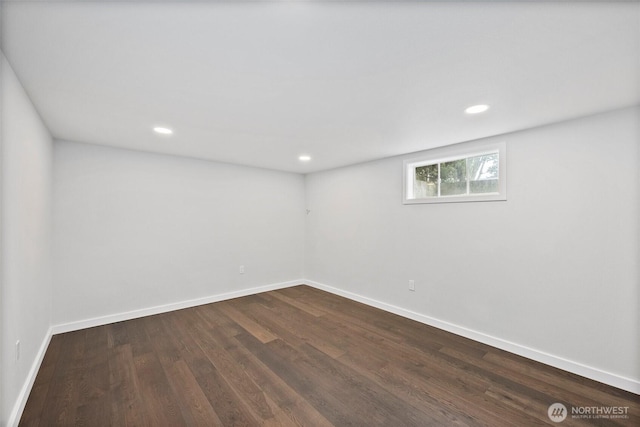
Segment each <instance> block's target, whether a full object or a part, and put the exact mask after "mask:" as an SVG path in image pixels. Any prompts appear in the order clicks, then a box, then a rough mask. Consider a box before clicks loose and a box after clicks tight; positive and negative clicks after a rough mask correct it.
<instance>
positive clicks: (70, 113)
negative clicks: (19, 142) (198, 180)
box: [2, 1, 640, 173]
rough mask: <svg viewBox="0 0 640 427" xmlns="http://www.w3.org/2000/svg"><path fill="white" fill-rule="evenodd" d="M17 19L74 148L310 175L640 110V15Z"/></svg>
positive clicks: (589, 8)
mask: <svg viewBox="0 0 640 427" xmlns="http://www.w3.org/2000/svg"><path fill="white" fill-rule="evenodd" d="M2 12H3V16H2V36H3V41H2V50H3V51H4V53H5V55H6V56H7V58H8V60H9V62H10V63H11V65H12V67H13V68H14V69H15V71H16V73H17V74H18V76H19V78H20V80H21V81H22V83H23V85H24V86H25V88H26V90H27V92H28V94H29V96H30V97H31V99H32V101H33V102H34V104H35V105H36V108H37V109H38V111H39V112H40V114H41V115H42V118H43V119H44V121H45V123H46V124H47V126H48V127H49V129H50V131H51V132H52V134H53V136H54V137H55V138H58V139H66V140H72V141H81V142H89V143H96V144H104V145H111V146H117V147H126V148H132V149H137V150H144V151H153V152H160V153H168V154H178V155H184V156H191V157H196V158H203V159H211V160H218V161H224V162H231V163H238V164H245V165H252V166H259V167H264V168H271V169H279V170H285V171H293V172H301V173H306V172H312V171H317V170H322V169H328V168H333V167H338V166H342V165H347V164H352V163H357V162H362V161H367V160H372V159H376V158H381V157H387V156H392V155H397V154H403V153H408V152H413V151H418V150H422V149H426V148H431V147H436V146H441V145H445V144H452V143H456V142H461V141H466V140H471V139H477V138H481V137H485V136H491V135H496V134H501V133H505V132H510V131H515V130H520V129H524V128H529V127H534V126H538V125H541V124H545V123H550V122H556V121H561V120H566V119H569V118H573V117H577V116H582V115H588V114H592V113H597V112H601V111H606V110H612V109H617V108H622V107H627V106H631V105H638V104H640V3H638V2H624V3H612V2H602V3H597V2H590V3H577V2H561V3H531V2H520V3H505V2H493V3H491V2H490V3H477V2H476V3H461V2H445V3H434V2H416V1H413V2H398V1H395V2H388V3H387V2H380V1H378V2H367V1H352V2H335V1H334V2H326V1H324V2H323V1H297V2H295V1H294V2H292V1H288V2H275V1H254V2H250V1H249V2H215V3H212V2H193V3H191V2H184V1H182V2H170V1H169V2H135V1H129V2H64V3H63V2H4V3H3V4H2ZM477 103H488V104H490V105H491V109H490V110H489V112H487V113H484V114H481V115H478V116H467V115H465V114H464V113H463V110H464V108H465V107H467V106H469V105H472V104H477ZM155 125H166V126H169V127H171V128H173V129H174V131H175V134H174V135H173V136H171V137H160V136H158V135H155V134H154V133H153V132H152V131H151V128H152V127H153V126H155ZM303 153H304V154H310V155H311V156H312V157H313V160H312V161H311V162H309V163H306V164H303V163H300V162H299V161H298V160H297V157H298V155H300V154H303Z"/></svg>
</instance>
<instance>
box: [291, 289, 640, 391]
mask: <svg viewBox="0 0 640 427" xmlns="http://www.w3.org/2000/svg"><path fill="white" fill-rule="evenodd" d="M303 283H305V284H307V285H309V286H312V287H314V288H317V289H320V290H323V291H326V292H329V293H332V294H335V295H340V296H343V297H345V298H348V299H351V300H354V301H358V302H361V303H363V304H366V305H369V306H372V307H376V308H379V309H381V310H384V311H388V312H391V313H394V314H397V315H399V316H402V317H406V318H409V319H412V320H415V321H417V322H420V323H424V324H426V325H429V326H433V327H436V328H438V329H442V330H445V331H447V332H451V333H453V334H456V335H460V336H463V337H465V338H469V339H472V340H474V341H478V342H481V343H483V344H487V345H490V346H492V347H496V348H499V349H501V350H505V351H508V352H510V353H514V354H517V355H519V356H522V357H526V358H527V359H531V360H535V361H537V362H540V363H544V364H545V365H550V366H553V367H555V368H559V369H562V370H564V371H568V372H571V373H574V374H577V375H580V376H583V377H586V378H589V379H592V380H595V381H598V382H601V383H604V384H608V385H610V386H613V387H617V388H620V389H622V390H626V391H629V392H631V393H635V394H640V381H638V380H634V379H632V378H626V377H623V376H620V375H617V374H613V373H611V372H606V371H603V370H601V369H598V368H594V367H591V366H587V365H583V364H582V363H578V362H574V361H572V360H568V359H565V358H562V357H558V356H554V355H553V354H549V353H546V352H544V351H540V350H536V349H533V348H529V347H527V346H524V345H521V344H516V343H513V342H510V341H507V340H503V339H501V338H497V337H494V336H491V335H487V334H484V333H482V332H478V331H474V330H472V329H468V328H465V327H463V326H458V325H455V324H453V323H449V322H446V321H443V320H439V319H436V318H433V317H430V316H425V315H424V314H420V313H416V312H414V311H410V310H406V309H404V308H401V307H397V306H395V305H391V304H387V303H384V302H381V301H377V300H374V299H371V298H368V297H365V296H362V295H358V294H354V293H352V292H348V291H343V290H341V289H338V288H334V287H332V286H328V285H325V284H323V283H318V282H314V281H313V280H306V281H305V282H303Z"/></svg>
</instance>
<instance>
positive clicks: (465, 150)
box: [402, 142, 507, 205]
mask: <svg viewBox="0 0 640 427" xmlns="http://www.w3.org/2000/svg"><path fill="white" fill-rule="evenodd" d="M492 153H498V191H497V192H495V193H483V194H463V195H452V196H435V197H424V198H413V183H414V179H415V170H416V168H417V167H421V166H426V165H432V164H436V163H438V164H440V163H446V162H451V161H454V160H460V159H465V158H468V157H475V156H481V155H484V154H492ZM402 166H403V179H402V182H403V191H402V203H404V204H405V205H413V204H422V203H461V202H492V201H503V200H507V144H506V143H504V142H497V143H482V144H480V143H473V144H471V145H468V144H464V146H462V147H459V146H451V147H444V148H438V149H434V150H430V151H428V152H425V153H424V154H423V155H421V156H417V157H412V158H409V159H406V160H404V162H403V165H402ZM438 168H439V166H438ZM467 182H468V181H467Z"/></svg>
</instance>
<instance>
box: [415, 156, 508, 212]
mask: <svg viewBox="0 0 640 427" xmlns="http://www.w3.org/2000/svg"><path fill="white" fill-rule="evenodd" d="M465 147H466V148H464V149H463V148H460V147H455V148H453V147H447V148H444V149H437V150H433V151H432V152H431V153H432V154H426V155H424V156H422V157H418V158H413V159H408V160H405V161H404V203H405V204H411V203H450V202H479V201H492V200H507V191H506V190H507V185H506V184H507V183H506V178H507V177H506V144H504V143H500V144H484V145H476V146H474V147H470V146H468V145H466V144H465Z"/></svg>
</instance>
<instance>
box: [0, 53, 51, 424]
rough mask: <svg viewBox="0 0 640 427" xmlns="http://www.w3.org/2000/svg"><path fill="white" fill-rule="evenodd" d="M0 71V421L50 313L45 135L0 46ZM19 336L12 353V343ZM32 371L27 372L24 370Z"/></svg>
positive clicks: (11, 407)
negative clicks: (0, 297)
mask: <svg viewBox="0 0 640 427" xmlns="http://www.w3.org/2000/svg"><path fill="white" fill-rule="evenodd" d="M0 62H1V67H2V71H1V73H0V76H1V80H2V82H1V84H2V91H1V93H2V95H1V96H2V128H1V129H2V139H1V141H2V142H1V143H2V167H1V168H0V171H1V177H2V184H1V185H2V190H1V192H0V194H1V195H2V212H1V215H0V218H1V221H2V222H1V227H0V230H1V238H2V242H1V245H2V255H1V259H0V261H1V265H2V269H1V272H2V278H1V282H0V283H1V284H2V290H1V293H2V299H0V313H1V314H0V316H1V317H0V319H1V322H0V323H1V329H2V333H1V337H2V346H1V349H2V354H1V364H0V367H1V370H0V378H1V382H0V387H1V388H2V402H1V404H0V411H1V416H0V425H5V424H7V423H8V420H9V418H10V417H11V416H15V414H16V413H17V412H18V411H19V409H18V408H16V405H19V404H20V401H21V393H24V392H25V390H26V391H27V392H28V389H25V385H26V384H27V383H28V382H29V380H30V379H32V378H31V377H32V375H31V374H30V371H33V368H34V365H36V366H35V367H36V368H37V365H38V364H39V360H38V359H39V357H41V356H42V354H41V352H40V351H41V350H42V345H43V343H44V344H46V340H47V337H48V331H49V325H50V316H51V272H50V254H51V252H50V251H51V245H50V239H51V174H52V172H51V169H52V140H51V136H50V135H49V132H48V131H47V129H46V128H45V126H44V124H43V123H42V121H41V120H40V117H39V116H38V113H37V112H36V110H35V109H34V107H33V105H32V104H31V102H30V100H29V98H28V97H27V95H26V93H25V92H24V89H23V88H22V86H21V85H20V83H19V81H18V79H17V78H16V75H15V74H14V72H13V70H12V69H11V67H10V65H9V64H8V62H7V60H6V59H5V57H4V54H2V53H0ZM17 340H20V345H21V351H20V353H21V354H20V360H19V361H16V360H15V343H16V341H17ZM31 373H33V372H31Z"/></svg>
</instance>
